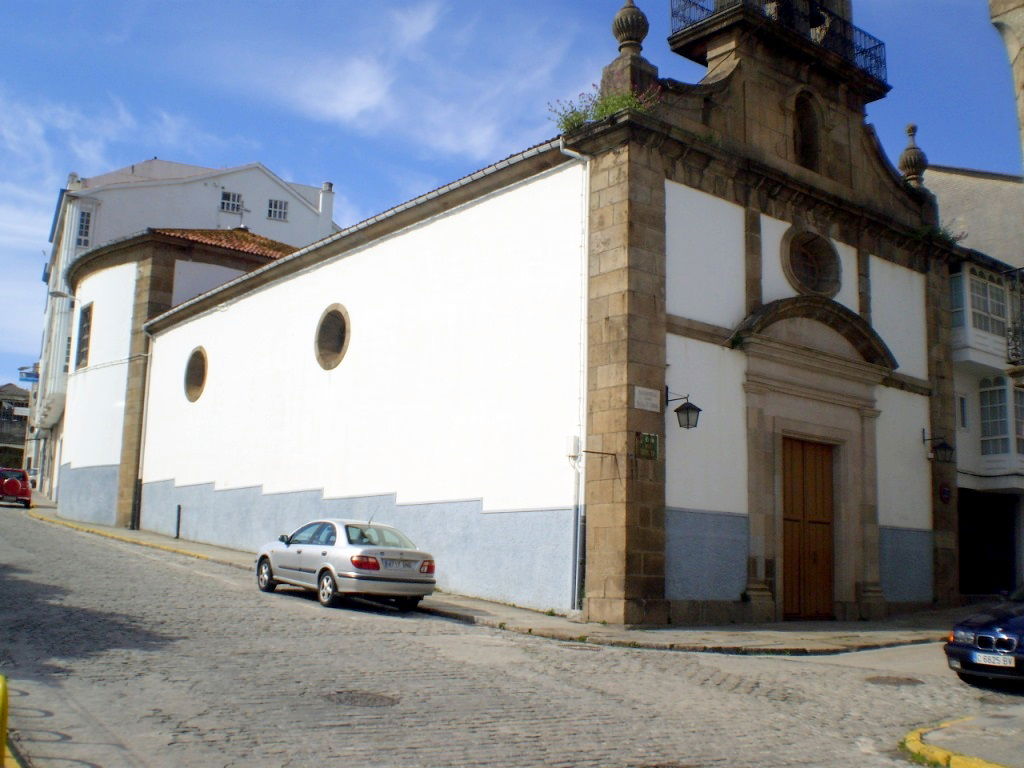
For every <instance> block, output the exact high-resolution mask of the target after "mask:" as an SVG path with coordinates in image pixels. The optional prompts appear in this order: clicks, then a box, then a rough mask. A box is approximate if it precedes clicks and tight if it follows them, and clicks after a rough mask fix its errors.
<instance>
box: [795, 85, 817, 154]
mask: <svg viewBox="0 0 1024 768" xmlns="http://www.w3.org/2000/svg"><path fill="white" fill-rule="evenodd" d="M794 109H795V115H794V121H793V148H794V150H795V153H796V161H797V163H799V164H800V165H802V166H803V167H804V168H808V169H810V170H812V171H817V170H818V168H819V167H820V164H821V136H820V130H819V126H818V114H817V111H816V110H815V108H814V100H813V99H812V98H811V96H810V94H807V93H801V94H800V95H799V96H797V97H796V104H795V106H794Z"/></svg>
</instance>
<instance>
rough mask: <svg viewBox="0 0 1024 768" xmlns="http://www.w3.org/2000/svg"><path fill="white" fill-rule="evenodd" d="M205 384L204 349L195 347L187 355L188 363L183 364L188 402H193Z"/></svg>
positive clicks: (201, 392)
mask: <svg viewBox="0 0 1024 768" xmlns="http://www.w3.org/2000/svg"><path fill="white" fill-rule="evenodd" d="M205 386H206V350H204V349H203V348H202V347H196V348H195V349H193V350H192V354H191V355H189V356H188V365H186V366H185V397H187V398H188V400H189V402H190V403H194V402H195V401H196V400H198V399H199V396H200V395H201V394H203V387H205Z"/></svg>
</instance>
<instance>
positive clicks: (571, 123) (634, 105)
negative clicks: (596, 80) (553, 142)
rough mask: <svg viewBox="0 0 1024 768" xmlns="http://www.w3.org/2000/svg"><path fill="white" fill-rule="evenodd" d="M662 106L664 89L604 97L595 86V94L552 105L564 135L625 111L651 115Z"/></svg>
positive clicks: (610, 94) (625, 92)
mask: <svg viewBox="0 0 1024 768" xmlns="http://www.w3.org/2000/svg"><path fill="white" fill-rule="evenodd" d="M660 102H661V86H658V85H652V86H651V87H650V88H648V89H647V90H645V91H634V90H629V91H614V92H612V93H607V94H602V93H601V89H600V88H598V87H597V85H594V87H593V89H592V90H591V91H589V92H588V91H584V92H583V93H581V94H580V95H579V96H578V97H577V98H576V99H569V100H567V101H562V100H560V99H559V100H557V101H555V102H553V103H550V104H548V112H550V113H551V119H552V120H553V121H554V122H555V124H556V125H557V126H558V130H559V132H560V133H571V132H572V131H575V130H576V129H578V128H582V127H583V126H584V125H586V124H587V123H593V122H597V121H598V120H604V119H605V118H606V117H609V116H611V115H614V114H615V113H616V112H621V111H622V110H624V109H628V110H631V111H633V112H639V113H640V114H644V115H645V114H648V113H649V112H651V110H653V109H654V108H655V107H656V106H657V105H658V104H659V103H660Z"/></svg>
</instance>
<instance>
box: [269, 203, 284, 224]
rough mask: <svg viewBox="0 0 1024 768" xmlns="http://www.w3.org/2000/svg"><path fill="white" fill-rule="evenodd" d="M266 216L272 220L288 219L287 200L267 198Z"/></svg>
mask: <svg viewBox="0 0 1024 768" xmlns="http://www.w3.org/2000/svg"><path fill="white" fill-rule="evenodd" d="M267 218H268V219H273V220H274V221H288V201H287V200H268V201H267Z"/></svg>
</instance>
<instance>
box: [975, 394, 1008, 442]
mask: <svg viewBox="0 0 1024 768" xmlns="http://www.w3.org/2000/svg"><path fill="white" fill-rule="evenodd" d="M978 402H979V404H980V405H981V455H982V456H993V455H996V454H1000V453H1009V452H1010V430H1009V424H1008V423H1007V407H1006V379H1004V378H1003V377H1002V376H993V377H992V378H991V379H982V380H981V384H980V386H979V392H978Z"/></svg>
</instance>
